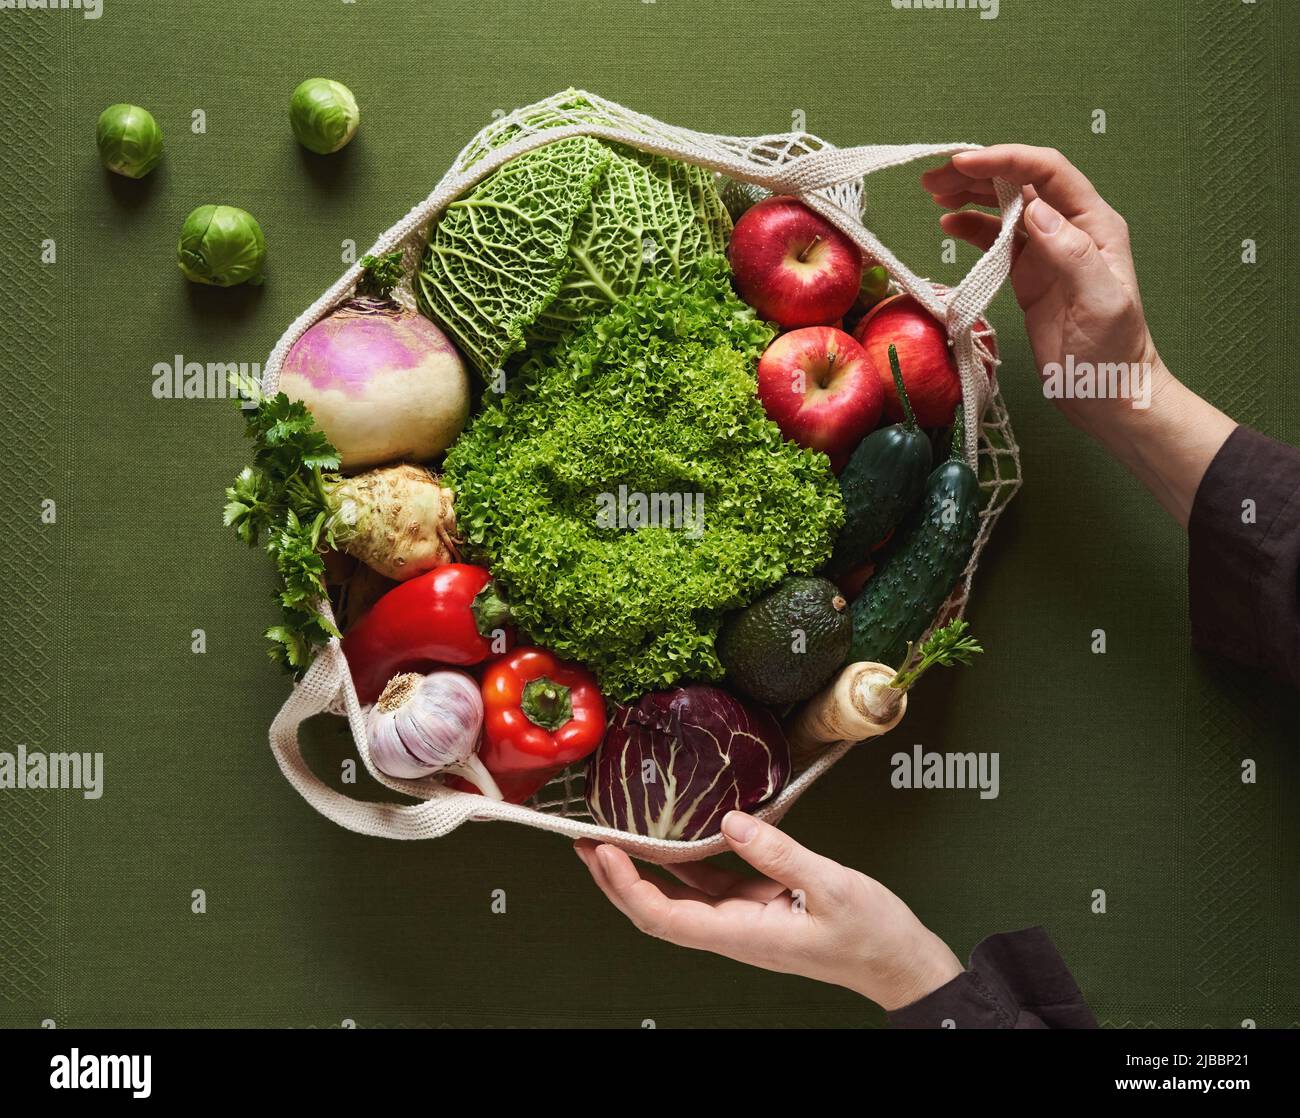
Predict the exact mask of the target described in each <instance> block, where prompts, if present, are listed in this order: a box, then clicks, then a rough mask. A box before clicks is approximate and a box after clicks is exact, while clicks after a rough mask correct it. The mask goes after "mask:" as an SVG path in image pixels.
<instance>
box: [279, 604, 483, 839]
mask: <svg viewBox="0 0 1300 1118" xmlns="http://www.w3.org/2000/svg"><path fill="white" fill-rule="evenodd" d="M323 608H324V609H326V610H328V608H329V606H328V605H325V606H324V607H323ZM340 696H342V697H343V699H344V702H345V705H346V706H347V707H348V722H349V723H350V724H351V728H352V736H353V739H354V740H355V741H356V742H357V743H358V746H362V744H363V743H364V742H365V740H366V737H365V724H364V721H363V720H362V719H361V715H360V707H359V706H358V704H357V699H356V691H355V689H354V688H353V686H352V676H351V674H350V673H349V672H348V670H347V662H346V661H345V660H344V658H343V651H342V649H341V648H340V646H339V642H338V639H337V638H335V639H333V640H331V641H330V643H329V645H328V646H327V647H326V648H325V649H323V650H322V651H321V652H320V654H319V655H318V656H317V657H316V662H315V663H314V664H312V666H311V667H310V668H309V669H308V670H307V674H306V675H304V676H303V678H302V679H301V680H300V681H299V682H298V684H297V685H296V686H295V687H294V689H293V691H292V693H291V694H290V695H289V698H288V699H287V700H285V703H284V706H283V707H281V708H280V713H279V714H277V715H276V716H275V720H274V721H273V722H272V723H271V752H272V753H273V754H274V755H275V760H276V762H277V763H278V764H279V766H280V771H281V772H282V773H284V775H285V779H287V780H288V781H289V783H290V784H292V785H293V786H294V788H295V789H297V791H298V794H299V795H300V796H302V798H303V799H304V800H306V801H307V802H308V803H309V804H311V806H312V807H314V808H315V809H316V810H317V811H318V812H320V813H321V815H323V816H325V818H326V819H328V820H330V821H331V822H333V823H337V824H338V825H339V826H340V827H345V828H346V829H347V830H349V831H355V832H357V833H358V834H362V835H371V836H373V837H375V838H390V839H426V838H438V837H439V836H440V835H445V834H447V833H448V832H450V831H454V830H455V829H456V828H457V827H459V826H460V825H461V824H462V823H464V822H465V821H466V820H467V819H469V818H470V816H471V815H473V814H474V809H475V806H476V801H477V800H478V799H479V798H478V797H475V796H469V795H466V794H464V793H456V792H453V791H452V790H451V789H442V788H441V786H428V785H420V784H416V783H414V782H411V781H392V780H388V779H385V778H383V777H382V776H381V775H380V774H378V773H376V772H375V770H374V768H373V767H372V766H371V764H370V751H369V749H366V748H361V749H360V752H361V756H362V759H363V760H364V762H365V764H366V767H367V768H368V769H369V770H370V772H371V774H372V775H374V776H376V777H378V778H379V779H381V780H383V782H384V783H385V784H387V785H389V786H390V787H394V788H397V789H398V790H399V791H403V792H407V793H408V794H410V795H418V796H420V797H422V798H424V802H423V803H418V804H385V803H376V802H374V801H367V800H354V799H352V798H351V797H349V796H345V795H343V793H341V792H336V791H335V790H334V789H333V788H331V787H330V786H329V785H328V784H326V783H325V782H324V781H323V780H321V778H320V777H318V776H317V775H316V774H315V773H314V772H312V771H311V769H310V768H309V767H308V765H307V762H306V760H304V758H303V755H302V747H301V745H300V743H299V741H298V727H299V726H301V725H302V724H303V723H304V722H305V721H306V720H307V719H308V718H311V717H313V716H314V715H317V714H322V713H323V712H324V711H326V710H328V709H329V708H330V706H331V705H332V704H333V703H334V701H335V700H336V699H337V698H339V697H340Z"/></svg>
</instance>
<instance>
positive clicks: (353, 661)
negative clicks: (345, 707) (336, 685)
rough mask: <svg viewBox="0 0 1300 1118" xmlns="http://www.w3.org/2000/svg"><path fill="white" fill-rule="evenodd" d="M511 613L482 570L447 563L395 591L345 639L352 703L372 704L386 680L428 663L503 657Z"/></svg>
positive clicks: (509, 639) (510, 638)
mask: <svg viewBox="0 0 1300 1118" xmlns="http://www.w3.org/2000/svg"><path fill="white" fill-rule="evenodd" d="M509 617H510V611H509V607H508V606H507V605H506V603H505V601H504V599H502V597H501V596H500V595H499V594H498V593H497V590H496V583H495V582H494V581H493V579H492V576H491V575H490V574H488V572H487V571H486V570H484V569H483V568H482V567H474V566H471V565H469V564H468V563H447V564H446V565H444V566H441V567H435V568H434V569H433V570H431V571H429V572H427V573H426V574H422V575H418V576H417V577H415V578H413V579H410V580H409V581H407V582H403V583H401V584H400V585H398V586H395V587H393V589H392V590H390V591H389V592H388V593H387V594H385V595H384V596H383V597H382V598H380V599H379V601H377V602H376V603H375V604H374V605H373V606H372V607H371V609H370V612H369V613H367V614H366V615H365V616H364V617H363V618H362V619H361V620H360V621H358V622H357V623H356V624H355V625H354V626H352V628H351V629H349V630H348V632H347V635H346V636H345V637H344V638H343V655H344V656H346V657H347V660H348V667H349V668H350V669H351V671H352V682H353V683H354V684H355V685H356V688H357V698H358V699H359V700H360V701H361V702H362V703H363V704H365V703H373V702H374V701H375V700H376V699H378V698H379V695H380V693H381V692H382V691H383V689H384V687H385V686H386V685H387V683H388V681H389V680H390V679H392V678H393V676H395V675H399V674H400V673H402V672H408V671H414V670H419V669H421V668H427V667H429V666H430V665H432V664H455V665H457V666H460V667H465V666H467V665H470V664H479V663H482V662H483V661H484V660H486V659H487V658H488V657H489V656H492V655H494V654H496V653H501V652H505V651H506V650H507V649H508V648H509V647H510V645H511V643H512V641H513V632H512V631H511V630H510V629H509V627H508V621H509Z"/></svg>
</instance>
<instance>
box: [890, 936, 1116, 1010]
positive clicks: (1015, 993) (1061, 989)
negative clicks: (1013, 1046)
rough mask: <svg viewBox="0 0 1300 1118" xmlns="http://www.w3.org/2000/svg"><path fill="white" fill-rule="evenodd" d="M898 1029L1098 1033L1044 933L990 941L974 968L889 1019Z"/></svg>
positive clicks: (978, 950)
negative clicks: (1036, 1030)
mask: <svg viewBox="0 0 1300 1118" xmlns="http://www.w3.org/2000/svg"><path fill="white" fill-rule="evenodd" d="M889 1024H890V1025H891V1026H892V1027H893V1028H895V1029H1095V1028H1096V1027H1097V1018H1096V1017H1094V1016H1093V1014H1092V1010H1091V1009H1089V1008H1088V1005H1087V1003H1086V1002H1085V1001H1084V1000H1083V994H1082V992H1081V991H1080V990H1079V986H1078V983H1076V982H1075V981H1074V976H1073V975H1072V974H1070V969H1069V967H1067V966H1066V965H1065V960H1064V959H1062V958H1061V955H1060V953H1059V952H1058V951H1057V950H1056V945H1055V944H1054V943H1053V942H1052V940H1051V937H1050V936H1049V935H1048V934H1047V933H1046V932H1045V931H1043V929H1042V928H1025V929H1024V930H1023V931H1020V932H1002V933H1000V934H999V935H995V936H989V937H988V939H985V940H983V941H981V942H980V944H979V945H978V946H977V947H976V948H975V950H974V951H972V952H971V956H970V967H969V969H968V970H966V971H964V972H963V973H961V974H959V975H958V976H957V977H956V978H954V979H953V980H952V981H951V982H949V983H948V984H947V985H945V986H940V987H939V989H937V990H936V991H935V992H934V993H933V994H928V995H926V996H925V997H924V998H922V999H921V1000H920V1001H919V1002H914V1003H913V1004H911V1005H909V1006H904V1007H903V1008H902V1009H896V1010H894V1012H893V1013H891V1014H889Z"/></svg>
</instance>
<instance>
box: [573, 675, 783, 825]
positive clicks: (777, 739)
mask: <svg viewBox="0 0 1300 1118" xmlns="http://www.w3.org/2000/svg"><path fill="white" fill-rule="evenodd" d="M789 777H790V747H789V745H788V744H787V743H786V740H785V734H783V733H782V731H781V725H780V723H779V722H777V720H776V718H775V717H774V716H773V714H772V713H771V711H769V710H767V709H766V708H765V707H760V706H752V705H749V704H746V703H743V702H741V700H739V699H737V698H736V697H735V696H734V695H731V694H729V693H728V692H726V691H722V690H720V689H719V688H717V687H705V686H701V685H695V686H690V687H679V688H676V689H674V690H672V691H655V692H652V693H651V694H649V695H644V696H642V697H641V698H640V699H638V700H637V701H636V702H635V703H632V704H630V705H622V704H620V705H619V706H617V707H616V708H615V711H614V718H613V721H612V723H611V724H610V728H609V730H608V731H607V732H606V734H605V740H604V742H602V744H601V746H600V748H599V749H598V750H597V751H596V752H595V753H594V754H592V756H591V760H590V761H588V762H587V807H588V809H589V810H590V811H591V814H592V816H593V818H595V820H596V821H597V822H598V823H600V824H602V825H604V826H607V827H614V828H617V829H618V830H620V831H630V832H632V833H633V834H638V835H647V836H649V837H652V838H662V839H683V840H691V839H702V838H710V837H711V836H713V835H716V834H717V833H718V832H719V831H720V830H721V828H722V817H723V816H724V815H726V814H727V812H729V811H749V810H751V809H752V808H755V807H757V806H758V805H760V804H762V803H765V802H766V801H768V800H770V799H771V798H772V797H773V796H775V795H776V794H777V792H779V791H780V790H781V789H782V788H783V787H784V786H785V782H786V781H787V780H788V779H789Z"/></svg>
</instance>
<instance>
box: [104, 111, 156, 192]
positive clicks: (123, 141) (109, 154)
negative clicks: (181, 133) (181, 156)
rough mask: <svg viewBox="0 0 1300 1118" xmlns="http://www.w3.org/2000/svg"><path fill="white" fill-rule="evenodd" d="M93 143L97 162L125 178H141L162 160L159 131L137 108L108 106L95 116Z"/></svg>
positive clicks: (148, 116) (153, 122) (151, 117)
mask: <svg viewBox="0 0 1300 1118" xmlns="http://www.w3.org/2000/svg"><path fill="white" fill-rule="evenodd" d="M95 142H96V143H97V144H98V145H99V159H100V162H102V163H103V164H104V166H105V167H107V168H108V169H109V170H110V171H112V172H113V173H114V174H117V175H125V176H126V177H127V178H129V179H142V178H144V177H145V175H147V174H148V173H149V172H150V171H152V170H153V169H154V168H155V167H157V166H158V160H160V159H161V158H162V153H163V135H162V129H161V128H159V127H158V122H157V121H156V120H154V118H153V114H152V113H150V112H149V110H148V109H142V108H140V106H139V105H109V106H108V108H106V109H105V110H104V111H103V112H102V113H100V114H99V122H98V124H96V125H95Z"/></svg>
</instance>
